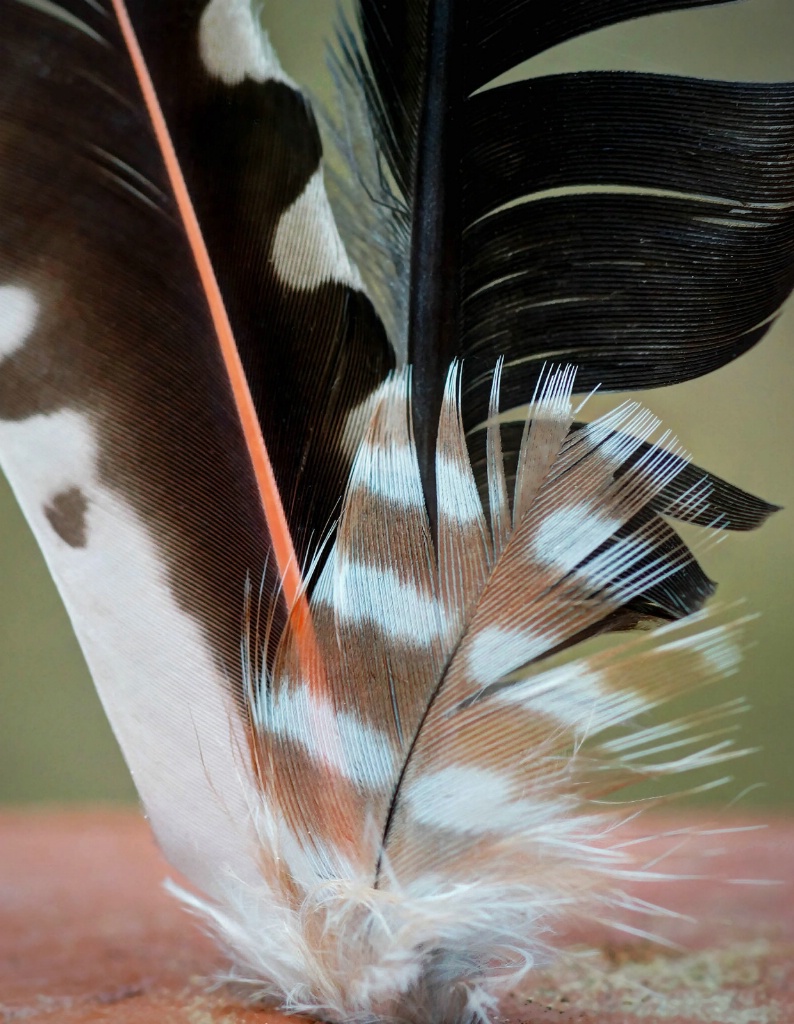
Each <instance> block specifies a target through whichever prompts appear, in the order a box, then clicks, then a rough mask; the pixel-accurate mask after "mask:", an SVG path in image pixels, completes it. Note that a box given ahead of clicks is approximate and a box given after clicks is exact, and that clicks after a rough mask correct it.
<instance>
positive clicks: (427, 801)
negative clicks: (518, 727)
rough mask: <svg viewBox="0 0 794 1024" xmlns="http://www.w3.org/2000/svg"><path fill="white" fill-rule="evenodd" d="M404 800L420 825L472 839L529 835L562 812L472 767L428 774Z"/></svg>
mask: <svg viewBox="0 0 794 1024" xmlns="http://www.w3.org/2000/svg"><path fill="white" fill-rule="evenodd" d="M404 799H405V801H406V803H407V804H408V808H409V811H410V813H411V816H412V817H413V819H414V820H415V821H416V822H418V823H419V824H422V825H429V826H431V827H432V828H443V829H449V830H451V831H454V832H459V833H460V832H463V833H468V834H470V835H485V834H487V833H489V832H508V833H513V832H519V831H525V830H528V829H532V828H535V827H537V826H539V825H543V824H545V823H547V822H548V821H549V818H550V817H553V816H554V814H555V813H560V812H561V810H562V808H561V807H560V804H559V802H555V801H548V800H530V799H527V798H521V797H518V798H517V797H515V796H514V787H513V786H512V784H511V782H510V780H509V778H506V777H505V776H503V775H500V774H498V773H497V772H495V771H491V770H489V769H485V768H475V767H472V766H469V765H451V766H450V767H447V768H441V769H439V770H438V771H428V772H424V773H423V774H422V775H421V776H420V777H419V778H416V779H413V780H411V782H410V783H409V784H408V785H407V787H406V791H405V797H404Z"/></svg>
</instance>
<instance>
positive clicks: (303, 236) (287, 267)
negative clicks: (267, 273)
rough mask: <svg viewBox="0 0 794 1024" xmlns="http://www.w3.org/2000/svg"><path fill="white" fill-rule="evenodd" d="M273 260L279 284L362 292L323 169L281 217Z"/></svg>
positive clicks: (272, 254) (299, 287)
mask: <svg viewBox="0 0 794 1024" xmlns="http://www.w3.org/2000/svg"><path fill="white" fill-rule="evenodd" d="M270 258H271V260H272V261H273V267H274V269H275V271H276V273H277V274H278V276H279V278H280V280H281V281H282V282H283V283H284V284H286V285H289V286H290V287H291V288H298V289H301V290H307V289H310V288H317V287H319V286H320V285H322V284H326V283H328V282H329V281H333V282H336V283H338V284H346V285H349V287H351V288H355V289H357V290H359V291H363V288H364V286H363V284H362V282H361V276H360V274H359V272H358V269H357V268H356V267H355V266H354V265H353V264H352V263H351V262H350V259H349V258H348V255H347V252H346V251H345V247H344V244H343V243H342V239H341V238H340V236H339V230H338V229H337V226H336V221H335V220H334V215H333V213H332V212H331V205H330V203H329V202H328V196H327V195H326V191H325V183H324V181H323V171H322V167H318V168H317V170H316V171H315V172H314V174H313V175H312V176H311V178H309V180H308V182H307V183H306V187H305V188H304V190H303V192H302V193H301V194H300V195H299V196H298V198H297V199H296V200H295V202H294V203H293V204H292V205H291V206H290V207H289V208H288V209H287V210H286V211H285V212H284V213H283V214H282V215H281V219H280V220H279V222H278V227H277V228H276V235H275V238H274V240H273V248H272V250H271V253H270Z"/></svg>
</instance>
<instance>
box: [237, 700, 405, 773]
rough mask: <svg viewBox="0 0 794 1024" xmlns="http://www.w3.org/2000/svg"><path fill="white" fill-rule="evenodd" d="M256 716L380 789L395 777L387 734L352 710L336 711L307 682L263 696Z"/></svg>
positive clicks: (337, 767)
mask: <svg viewBox="0 0 794 1024" xmlns="http://www.w3.org/2000/svg"><path fill="white" fill-rule="evenodd" d="M256 722H257V725H258V726H259V727H260V728H264V729H267V730H269V731H270V732H274V733H276V734H277V735H278V736H281V737H282V738H283V739H287V740H290V741H292V742H293V743H297V744H298V745H300V746H301V747H303V749H304V750H305V751H306V753H307V754H308V755H309V757H311V758H312V760H314V761H316V762H317V763H318V764H320V765H323V764H326V765H329V766H330V767H331V768H333V769H335V770H336V771H337V772H338V773H339V774H340V775H342V776H344V777H345V778H347V779H350V780H351V781H352V782H355V783H356V784H357V785H359V786H365V787H368V788H373V789H378V788H384V787H386V786H389V785H391V784H392V783H393V782H394V774H395V767H396V763H395V753H394V750H393V748H392V745H391V743H390V741H389V738H388V736H386V734H385V733H383V732H381V731H380V730H379V729H375V728H373V727H372V726H370V725H368V724H367V723H366V722H363V721H362V720H361V719H360V718H358V717H356V715H355V714H354V713H353V712H349V711H335V710H334V707H333V706H332V705H331V703H330V702H328V701H326V700H323V699H322V698H320V697H317V696H313V695H312V694H311V692H310V691H309V689H308V687H306V686H305V685H303V684H299V685H292V686H288V687H284V688H282V689H281V690H280V691H279V693H278V694H277V696H276V697H275V698H272V699H269V698H267V697H264V698H263V699H262V701H261V702H260V704H259V706H258V707H257V709H256Z"/></svg>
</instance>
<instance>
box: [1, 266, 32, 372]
mask: <svg viewBox="0 0 794 1024" xmlns="http://www.w3.org/2000/svg"><path fill="white" fill-rule="evenodd" d="M38 313H39V304H38V302H37V300H36V296H35V295H34V294H33V292H32V291H31V290H30V288H23V287H21V286H20V285H15V284H6V285H2V286H0V359H4V358H7V357H8V356H11V355H13V354H14V352H17V351H18V350H19V349H21V348H22V347H23V346H24V344H25V342H26V341H27V340H28V338H29V337H30V335H31V334H32V333H33V329H34V327H35V326H36V319H37V318H38Z"/></svg>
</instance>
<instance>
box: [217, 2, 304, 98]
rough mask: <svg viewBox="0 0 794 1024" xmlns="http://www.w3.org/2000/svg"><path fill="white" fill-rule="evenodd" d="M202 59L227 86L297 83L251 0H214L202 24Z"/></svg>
mask: <svg viewBox="0 0 794 1024" xmlns="http://www.w3.org/2000/svg"><path fill="white" fill-rule="evenodd" d="M199 53H200V55H201V62H202V64H203V65H204V67H205V68H206V70H207V72H208V73H209V74H210V75H211V76H212V77H213V78H219V79H220V80H221V81H222V82H223V83H224V85H239V84H240V83H241V82H243V81H245V79H246V78H251V79H253V80H254V81H255V82H267V81H274V82H283V83H284V84H285V85H288V86H290V87H291V88H293V89H297V86H296V85H295V83H294V82H293V81H292V79H291V78H289V76H288V75H287V74H286V73H285V72H284V69H283V68H282V67H281V64H280V63H279V60H278V57H277V56H276V54H275V51H274V50H273V47H272V45H271V43H270V39H269V38H268V34H267V32H266V31H265V30H264V28H263V27H262V26H261V25H260V23H259V20H258V19H257V17H256V16H255V14H254V12H253V11H252V10H251V0H211V2H210V3H209V4H207V7H206V8H205V10H204V13H203V14H202V16H201V22H200V24H199Z"/></svg>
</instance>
